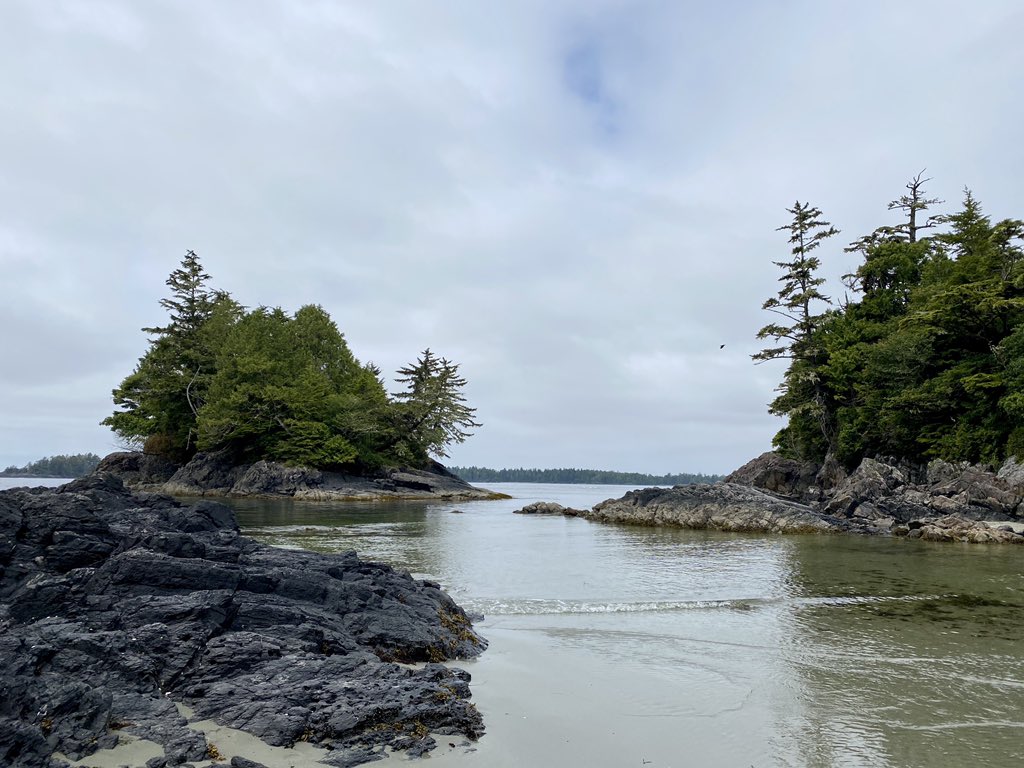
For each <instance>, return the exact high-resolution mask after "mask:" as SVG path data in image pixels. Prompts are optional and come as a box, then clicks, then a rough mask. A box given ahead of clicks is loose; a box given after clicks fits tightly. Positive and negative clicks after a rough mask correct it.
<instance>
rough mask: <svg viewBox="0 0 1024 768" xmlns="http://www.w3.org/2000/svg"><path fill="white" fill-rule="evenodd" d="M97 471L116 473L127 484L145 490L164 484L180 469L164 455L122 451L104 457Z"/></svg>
mask: <svg viewBox="0 0 1024 768" xmlns="http://www.w3.org/2000/svg"><path fill="white" fill-rule="evenodd" d="M95 471H96V472H109V473H111V474H115V475H117V476H118V477H120V478H121V480H122V481H123V482H124V483H125V484H127V485H131V486H133V487H135V488H138V489H140V490H143V489H146V488H157V487H159V486H162V485H163V484H164V483H166V482H167V481H168V480H170V479H171V477H172V476H173V475H174V473H175V472H177V471H178V465H177V464H175V463H174V462H173V461H171V460H170V459H165V458H164V457H163V456H154V455H150V454H147V453H140V452H138V451H122V452H121V453H111V454H110V455H109V456H106V457H105V458H103V459H102V460H101V461H100V463H99V465H98V466H97V467H96V469H95Z"/></svg>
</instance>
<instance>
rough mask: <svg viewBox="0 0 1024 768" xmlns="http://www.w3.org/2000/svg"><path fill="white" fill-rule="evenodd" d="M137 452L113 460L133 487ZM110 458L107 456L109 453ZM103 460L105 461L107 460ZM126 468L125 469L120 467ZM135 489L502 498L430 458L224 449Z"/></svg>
mask: <svg viewBox="0 0 1024 768" xmlns="http://www.w3.org/2000/svg"><path fill="white" fill-rule="evenodd" d="M135 455H138V456H141V454H115V456H122V457H124V458H121V459H119V460H118V461H111V462H110V464H109V466H110V467H111V471H112V472H113V473H114V474H116V475H118V476H119V477H121V478H122V480H124V482H125V484H126V485H128V486H129V487H132V488H134V487H135V481H136V480H137V479H138V477H139V475H138V473H137V472H135V471H134V470H133V469H132V467H134V464H133V463H132V460H131V459H129V458H128V457H131V456H135ZM108 458H110V457H108ZM104 461H107V460H106V459H105V460H104ZM124 467H128V470H126V474H122V472H121V470H122V468H124ZM138 489H139V490H148V491H158V492H161V493H166V494H170V495H172V496H262V497H273V496H292V497H294V498H296V499H301V500H305V501H339V500H340V501H344V500H348V499H380V498H392V497H393V498H406V499H495V498H506V497H505V496H504V495H503V494H500V493H494V492H492V491H488V490H486V489H483V488H476V487H474V486H472V485H470V484H469V483H467V482H465V481H464V480H462V479H460V478H458V477H456V476H455V475H453V474H451V473H450V472H449V471H448V470H447V469H445V468H444V467H443V466H442V465H440V464H438V463H436V462H433V463H432V464H431V466H430V468H429V471H426V470H421V469H408V468H401V469H399V468H389V469H385V470H381V471H380V472H379V473H378V474H377V475H373V476H357V475H347V474H344V473H341V472H321V471H320V470H317V469H310V468H308V467H289V466H286V465H284V464H278V463H276V462H271V461H258V462H256V463H254V464H236V463H235V459H234V457H233V456H232V455H231V454H230V453H229V452H227V451H217V452H213V453H197V454H196V455H195V456H193V457H192V459H191V460H190V461H189V462H188V464H186V465H185V466H183V467H180V468H178V469H177V470H176V471H174V473H173V475H171V476H169V478H168V479H167V480H166V482H163V483H152V482H150V483H146V484H145V485H142V486H140V487H139V488H138Z"/></svg>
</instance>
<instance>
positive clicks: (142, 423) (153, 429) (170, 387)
mask: <svg viewBox="0 0 1024 768" xmlns="http://www.w3.org/2000/svg"><path fill="white" fill-rule="evenodd" d="M209 279H210V276H209V275H207V274H206V273H205V272H204V271H203V268H202V265H201V264H200V262H199V257H198V256H197V255H196V253H195V252H194V251H188V252H187V253H186V254H185V258H184V259H183V260H182V262H181V266H180V267H179V268H178V269H176V270H174V271H173V272H172V273H171V275H170V277H168V279H167V285H168V286H169V287H170V288H171V296H169V297H167V298H165V299H161V301H160V304H161V306H163V307H164V309H166V310H167V312H168V315H169V322H168V324H167V325H165V326H162V327H156V328H143V329H142V330H143V331H145V332H146V333H148V334H151V335H152V338H151V339H150V345H149V349H148V350H147V351H146V353H145V354H144V355H143V356H142V358H141V359H140V360H139V363H138V365H137V366H136V368H135V370H134V371H133V372H132V373H131V374H129V375H128V376H127V377H126V378H125V379H124V381H123V382H121V385H120V386H119V387H117V388H116V389H115V390H114V392H113V395H114V403H115V405H117V406H118V407H119V410H118V411H116V412H115V413H114V414H112V415H111V416H108V417H107V418H106V419H104V420H103V422H102V423H103V424H105V425H107V426H109V427H111V428H112V429H113V430H114V432H115V433H116V434H117V435H118V436H119V437H121V438H122V439H123V440H125V441H126V442H127V443H129V444H142V445H143V448H144V450H146V451H147V452H151V453H157V454H161V455H165V456H168V457H170V458H172V459H176V460H184V459H187V458H188V457H189V456H191V455H192V454H193V453H195V451H196V450H197V438H198V428H197V420H198V414H199V410H200V408H201V407H202V405H203V402H204V400H205V393H206V389H207V387H208V385H209V381H210V378H211V376H212V375H213V371H214V366H215V357H216V346H217V345H218V344H219V343H220V341H221V335H220V334H215V333H212V332H211V331H212V329H213V328H217V329H219V330H220V331H221V332H223V330H224V328H225V327H227V326H229V325H230V324H231V323H233V322H234V319H235V318H236V317H237V316H238V314H239V313H240V311H241V307H240V306H239V305H238V304H237V303H236V302H234V301H233V300H232V299H231V297H230V296H229V295H228V294H226V293H223V292H214V291H210V290H209V289H207V288H206V285H205V284H206V282H207V281H208V280H209Z"/></svg>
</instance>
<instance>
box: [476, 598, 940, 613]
mask: <svg viewBox="0 0 1024 768" xmlns="http://www.w3.org/2000/svg"><path fill="white" fill-rule="evenodd" d="M936 597H937V596H935V595H906V596H899V595H896V596H893V595H860V596H848V595H838V596H824V597H802V598H789V597H755V598H734V599H723V600H639V601H601V600H554V599H540V598H537V599H531V598H511V599H491V600H480V599H475V600H474V599H468V600H465V604H466V605H467V607H471V608H472V610H473V611H476V612H479V613H483V614H484V615H486V616H551V615H559V614H562V615H572V614H603V613H657V612H672V611H701V610H723V609H724V610H733V611H750V610H755V609H757V608H761V607H765V606H769V605H780V604H790V605H798V606H802V605H807V606H831V605H835V606H845V605H865V604H870V603H883V602H904V601H917V600H933V599H935V598H936Z"/></svg>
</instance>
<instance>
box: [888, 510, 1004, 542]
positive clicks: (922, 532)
mask: <svg viewBox="0 0 1024 768" xmlns="http://www.w3.org/2000/svg"><path fill="white" fill-rule="evenodd" d="M892 532H893V535H895V536H906V537H907V538H908V539H922V540H924V541H963V542H969V543H971V544H1020V543H1022V542H1024V536H1021V528H1020V527H1018V526H1015V525H1009V524H1006V525H992V524H987V523H982V522H978V521H976V520H964V519H963V518H962V517H956V516H954V515H948V516H946V517H939V518H929V519H926V520H912V521H910V523H908V524H906V525H897V526H895V527H894V528H893V530H892Z"/></svg>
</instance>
